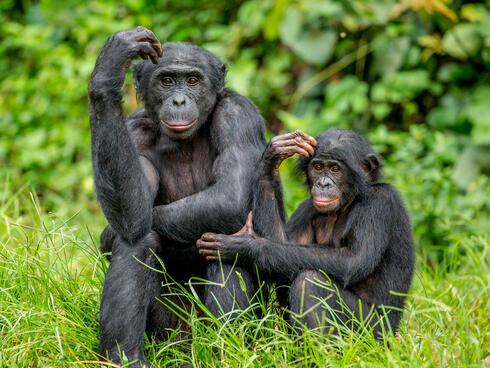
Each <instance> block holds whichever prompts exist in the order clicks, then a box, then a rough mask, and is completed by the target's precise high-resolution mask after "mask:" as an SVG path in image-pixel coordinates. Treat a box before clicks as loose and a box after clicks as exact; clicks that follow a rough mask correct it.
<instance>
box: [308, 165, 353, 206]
mask: <svg viewBox="0 0 490 368" xmlns="http://www.w3.org/2000/svg"><path fill="white" fill-rule="evenodd" d="M344 170H345V167H343V165H342V164H341V163H340V162H339V161H337V160H334V159H324V158H320V157H317V158H313V159H312V160H311V161H310V164H309V165H308V178H309V181H310V183H311V189H310V190H311V198H312V199H313V205H314V206H315V208H316V209H317V211H318V212H321V213H326V212H330V211H334V210H336V209H337V208H338V207H339V206H340V204H341V203H342V188H343V187H346V186H347V185H346V183H344Z"/></svg>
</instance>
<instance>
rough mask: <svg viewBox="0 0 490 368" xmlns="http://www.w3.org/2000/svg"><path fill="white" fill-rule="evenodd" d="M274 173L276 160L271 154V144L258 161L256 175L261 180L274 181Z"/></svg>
mask: <svg viewBox="0 0 490 368" xmlns="http://www.w3.org/2000/svg"><path fill="white" fill-rule="evenodd" d="M275 171H276V158H275V157H274V154H273V152H271V144H270V143H269V144H268V145H267V147H266V149H265V150H264V153H263V154H262V158H261V159H260V163H259V167H258V173H259V177H260V178H262V179H264V178H265V179H269V180H274V179H276V178H277V177H276V175H275Z"/></svg>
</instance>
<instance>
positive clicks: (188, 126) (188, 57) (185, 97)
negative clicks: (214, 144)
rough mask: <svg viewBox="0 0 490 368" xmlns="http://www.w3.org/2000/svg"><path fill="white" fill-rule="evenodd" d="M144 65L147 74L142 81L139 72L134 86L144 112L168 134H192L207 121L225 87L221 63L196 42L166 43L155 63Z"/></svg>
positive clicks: (175, 136) (189, 136)
mask: <svg viewBox="0 0 490 368" xmlns="http://www.w3.org/2000/svg"><path fill="white" fill-rule="evenodd" d="M145 69H147V70H146V72H145V71H143V73H150V77H149V78H148V79H147V80H146V81H145V75H144V74H143V73H140V74H141V82H140V83H139V84H137V89H138V91H139V92H140V93H141V95H142V96H143V99H144V100H145V107H146V110H147V112H148V113H149V115H150V116H151V118H152V119H153V120H154V121H155V122H156V123H158V124H159V125H160V127H161V129H162V131H163V133H164V134H166V135H167V136H169V137H170V138H172V139H188V138H191V137H192V136H193V135H194V134H195V133H196V132H197V130H199V128H200V127H201V126H202V125H203V124H204V123H205V122H206V121H207V119H208V117H209V114H210V113H211V111H212V110H213V108H214V106H215V104H216V96H217V93H218V92H219V91H220V90H222V89H223V87H224V70H225V67H224V64H223V63H222V62H221V61H219V60H218V59H217V58H216V57H215V56H214V55H212V54H211V53H209V52H208V51H206V50H204V49H202V48H200V47H198V46H195V45H192V44H188V43H167V44H164V45H163V57H162V58H160V59H159V61H158V64H157V65H156V66H153V65H152V64H150V63H149V62H146V65H145ZM148 69H150V70H148ZM135 71H136V74H137V68H136V69H135ZM145 82H146V83H145Z"/></svg>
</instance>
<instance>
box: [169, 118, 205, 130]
mask: <svg viewBox="0 0 490 368" xmlns="http://www.w3.org/2000/svg"><path fill="white" fill-rule="evenodd" d="M160 123H162V124H163V125H165V126H166V127H167V128H168V129H170V130H174V131H176V132H183V131H185V130H187V129H189V128H191V127H193V126H194V125H196V123H197V118H196V119H194V120H192V121H191V122H189V121H172V122H167V121H165V120H160Z"/></svg>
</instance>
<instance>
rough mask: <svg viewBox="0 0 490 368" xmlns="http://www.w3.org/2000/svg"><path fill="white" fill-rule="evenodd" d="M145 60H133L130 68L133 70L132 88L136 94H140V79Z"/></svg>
mask: <svg viewBox="0 0 490 368" xmlns="http://www.w3.org/2000/svg"><path fill="white" fill-rule="evenodd" d="M144 67H145V60H139V61H134V62H133V65H132V67H131V69H132V70H133V79H134V88H135V89H136V92H137V93H138V94H140V95H141V94H142V79H143V69H144Z"/></svg>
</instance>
